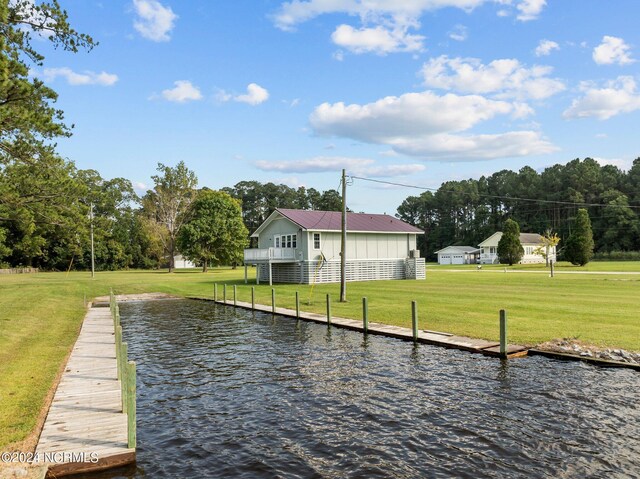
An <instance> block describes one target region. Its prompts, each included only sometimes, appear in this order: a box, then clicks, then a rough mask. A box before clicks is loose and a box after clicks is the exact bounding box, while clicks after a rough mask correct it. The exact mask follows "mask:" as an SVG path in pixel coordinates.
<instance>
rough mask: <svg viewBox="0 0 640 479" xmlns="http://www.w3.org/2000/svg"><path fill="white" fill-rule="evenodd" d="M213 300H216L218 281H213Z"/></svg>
mask: <svg viewBox="0 0 640 479" xmlns="http://www.w3.org/2000/svg"><path fill="white" fill-rule="evenodd" d="M213 300H214V301H218V283H213Z"/></svg>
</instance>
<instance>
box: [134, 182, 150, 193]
mask: <svg viewBox="0 0 640 479" xmlns="http://www.w3.org/2000/svg"><path fill="white" fill-rule="evenodd" d="M133 188H134V189H135V190H138V191H147V185H146V184H145V183H143V182H142V181H134V182H133Z"/></svg>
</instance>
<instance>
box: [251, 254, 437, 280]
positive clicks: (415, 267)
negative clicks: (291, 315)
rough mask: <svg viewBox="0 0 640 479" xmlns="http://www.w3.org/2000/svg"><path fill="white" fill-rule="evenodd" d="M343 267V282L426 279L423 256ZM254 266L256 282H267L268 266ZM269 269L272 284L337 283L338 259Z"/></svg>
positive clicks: (348, 263)
mask: <svg viewBox="0 0 640 479" xmlns="http://www.w3.org/2000/svg"><path fill="white" fill-rule="evenodd" d="M346 266H347V268H346V276H347V281H375V280H383V279H425V278H426V270H425V262H424V258H407V259H376V260H350V261H347V265H346ZM257 267H258V271H257V274H258V277H259V278H260V282H261V283H262V282H268V281H269V265H268V264H259V265H258V266H257ZM271 268H272V269H271V274H272V280H273V282H274V283H302V284H313V283H338V282H340V261H327V262H325V263H324V264H323V265H322V267H320V265H319V264H318V263H317V262H315V261H302V262H298V263H274V264H272V265H271Z"/></svg>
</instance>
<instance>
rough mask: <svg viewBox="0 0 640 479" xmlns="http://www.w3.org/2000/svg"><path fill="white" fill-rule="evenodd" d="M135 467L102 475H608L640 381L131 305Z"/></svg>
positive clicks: (628, 438) (633, 421)
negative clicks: (135, 388) (135, 375)
mask: <svg viewBox="0 0 640 479" xmlns="http://www.w3.org/2000/svg"><path fill="white" fill-rule="evenodd" d="M121 312H122V324H123V328H124V335H125V337H126V340H127V341H128V343H129V353H130V356H131V357H132V359H135V360H136V361H137V363H138V395H139V399H138V421H139V422H138V441H139V448H138V466H137V468H134V469H133V470H131V469H129V470H127V471H125V472H123V473H121V474H120V475H118V474H115V475H113V474H112V475H105V476H102V477H136V478H141V477H150V478H156V477H184V478H188V477H193V478H196V477H197V478H200V477H247V478H254V477H287V478H288V477H292V478H297V477H300V478H309V477H329V478H332V477H336V478H337V477H362V478H372V477H373V478H375V477H398V478H409V477H411V478H413V477H447V478H448V477H469V478H471V477H473V478H475V477H497V476H503V477H578V476H585V477H606V476H616V477H621V476H631V477H632V476H633V475H634V474H638V471H639V470H640V459H639V454H640V439H639V438H638V432H639V430H638V426H637V421H638V419H639V416H640V413H639V412H638V410H637V407H636V404H637V402H638V399H640V393H639V392H638V377H639V376H638V375H637V373H635V372H633V371H626V370H602V369H598V368H594V367H591V366H586V365H581V364H576V363H564V362H556V361H552V360H547V359H544V358H528V359H525V360H512V361H509V362H506V361H503V362H501V361H497V360H495V359H490V358H485V357H483V356H480V355H474V354H469V353H463V352H458V351H451V350H446V349H441V348H435V347H430V346H424V345H420V346H417V347H415V346H413V345H412V344H411V343H405V342H401V341H397V340H393V339H389V338H384V337H380V336H371V335H368V336H363V335H361V334H358V333H354V332H350V331H346V330H339V329H333V328H327V327H326V326H322V325H316V324H313V323H306V322H301V321H295V320H291V319H285V318H274V317H273V316H272V315H271V314H264V313H250V312H244V311H241V310H236V311H234V309H233V308H230V307H223V306H219V305H212V304H210V303H204V302H196V301H167V302H148V303H131V304H123V305H122V308H121Z"/></svg>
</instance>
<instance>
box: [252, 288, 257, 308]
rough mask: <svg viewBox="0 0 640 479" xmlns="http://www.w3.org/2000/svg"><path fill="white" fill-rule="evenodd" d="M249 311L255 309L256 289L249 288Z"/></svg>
mask: <svg viewBox="0 0 640 479" xmlns="http://www.w3.org/2000/svg"><path fill="white" fill-rule="evenodd" d="M251 309H252V310H253V309H256V288H255V287H254V286H251Z"/></svg>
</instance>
